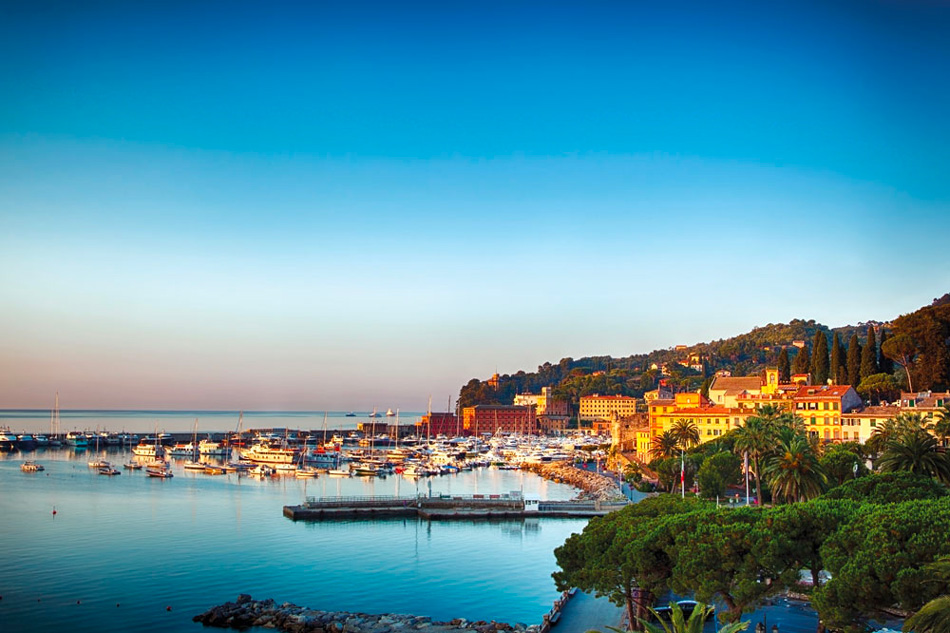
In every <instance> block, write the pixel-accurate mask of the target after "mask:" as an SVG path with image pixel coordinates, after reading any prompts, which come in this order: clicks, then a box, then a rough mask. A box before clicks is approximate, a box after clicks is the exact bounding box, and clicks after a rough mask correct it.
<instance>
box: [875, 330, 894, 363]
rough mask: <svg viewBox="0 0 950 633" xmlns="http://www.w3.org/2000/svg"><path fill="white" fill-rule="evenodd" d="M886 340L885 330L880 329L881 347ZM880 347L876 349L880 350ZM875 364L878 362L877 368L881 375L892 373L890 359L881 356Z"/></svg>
mask: <svg viewBox="0 0 950 633" xmlns="http://www.w3.org/2000/svg"><path fill="white" fill-rule="evenodd" d="M886 340H887V330H885V329H884V328H881V345H884V341H886ZM881 345H878V349H880V347H881ZM877 362H878V368H879V369H880V371H881V373H882V374H893V373H894V361H892V360H891V359H890V358H888V357H887V356H885V355H884V354H881V355H880V356H879V357H878V361H877Z"/></svg>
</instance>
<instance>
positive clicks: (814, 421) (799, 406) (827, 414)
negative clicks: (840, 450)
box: [792, 385, 862, 442]
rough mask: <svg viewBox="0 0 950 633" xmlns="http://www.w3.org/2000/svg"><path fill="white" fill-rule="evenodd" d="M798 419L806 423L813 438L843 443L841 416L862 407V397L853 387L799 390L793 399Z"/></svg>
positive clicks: (825, 386) (823, 387) (806, 387)
mask: <svg viewBox="0 0 950 633" xmlns="http://www.w3.org/2000/svg"><path fill="white" fill-rule="evenodd" d="M792 399H793V400H794V402H795V415H797V416H798V417H800V418H802V419H803V420H805V429H806V430H807V431H808V434H809V435H811V436H812V437H818V438H820V439H822V440H826V441H830V442H834V441H841V440H842V439H843V437H842V426H841V416H842V415H843V414H845V413H850V412H851V411H854V410H855V409H858V408H860V407H861V404H862V401H861V397H860V396H859V395H858V394H857V392H856V391H855V390H854V389H853V388H852V387H851V386H850V385H821V386H818V385H814V386H803V387H799V388H798V392H797V393H796V394H795V396H794V397H793V398H792Z"/></svg>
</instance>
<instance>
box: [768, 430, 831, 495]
mask: <svg viewBox="0 0 950 633" xmlns="http://www.w3.org/2000/svg"><path fill="white" fill-rule="evenodd" d="M765 474H766V476H767V477H768V479H769V482H770V487H771V489H772V495H773V496H775V498H777V499H778V498H781V499H784V500H785V501H786V502H788V501H807V500H808V499H814V498H815V497H817V496H818V495H820V494H821V493H822V491H823V490H824V488H825V484H826V483H827V478H826V477H825V473H824V471H823V470H822V468H821V465H820V464H819V463H818V456H817V455H815V452H814V451H812V449H811V446H809V444H808V440H807V438H805V437H804V436H802V435H798V434H795V433H788V432H784V433H782V434H781V437H780V438H779V441H778V448H777V450H776V454H775V455H774V456H773V457H771V458H769V460H768V462H767V463H766V465H765Z"/></svg>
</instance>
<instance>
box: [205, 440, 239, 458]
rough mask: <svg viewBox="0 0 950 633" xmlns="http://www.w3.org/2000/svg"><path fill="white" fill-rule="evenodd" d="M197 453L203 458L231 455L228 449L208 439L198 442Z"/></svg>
mask: <svg viewBox="0 0 950 633" xmlns="http://www.w3.org/2000/svg"><path fill="white" fill-rule="evenodd" d="M198 452H199V453H200V454H201V455H202V456H203V457H229V456H230V455H231V449H230V448H229V447H227V446H225V445H224V444H222V443H221V442H215V441H213V440H210V439H208V440H201V441H200V442H198Z"/></svg>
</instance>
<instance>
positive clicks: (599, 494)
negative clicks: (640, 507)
mask: <svg viewBox="0 0 950 633" xmlns="http://www.w3.org/2000/svg"><path fill="white" fill-rule="evenodd" d="M522 468H524V469H525V470H530V471H531V472H533V473H536V474H538V475H541V476H542V477H544V478H545V479H550V480H551V481H555V482H557V483H559V484H568V485H570V486H574V487H575V488H580V489H581V490H582V492H581V493H580V494H578V495H577V497H576V498H577V499H589V500H591V501H624V500H625V497H624V496H623V493H622V492H620V488H619V487H618V486H617V484H616V482H615V481H614V480H613V479H611V478H610V477H605V476H604V475H601V474H598V473H592V472H590V471H589V470H581V469H580V468H575V467H574V466H572V465H571V464H567V463H563V462H554V463H548V464H523V465H522Z"/></svg>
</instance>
